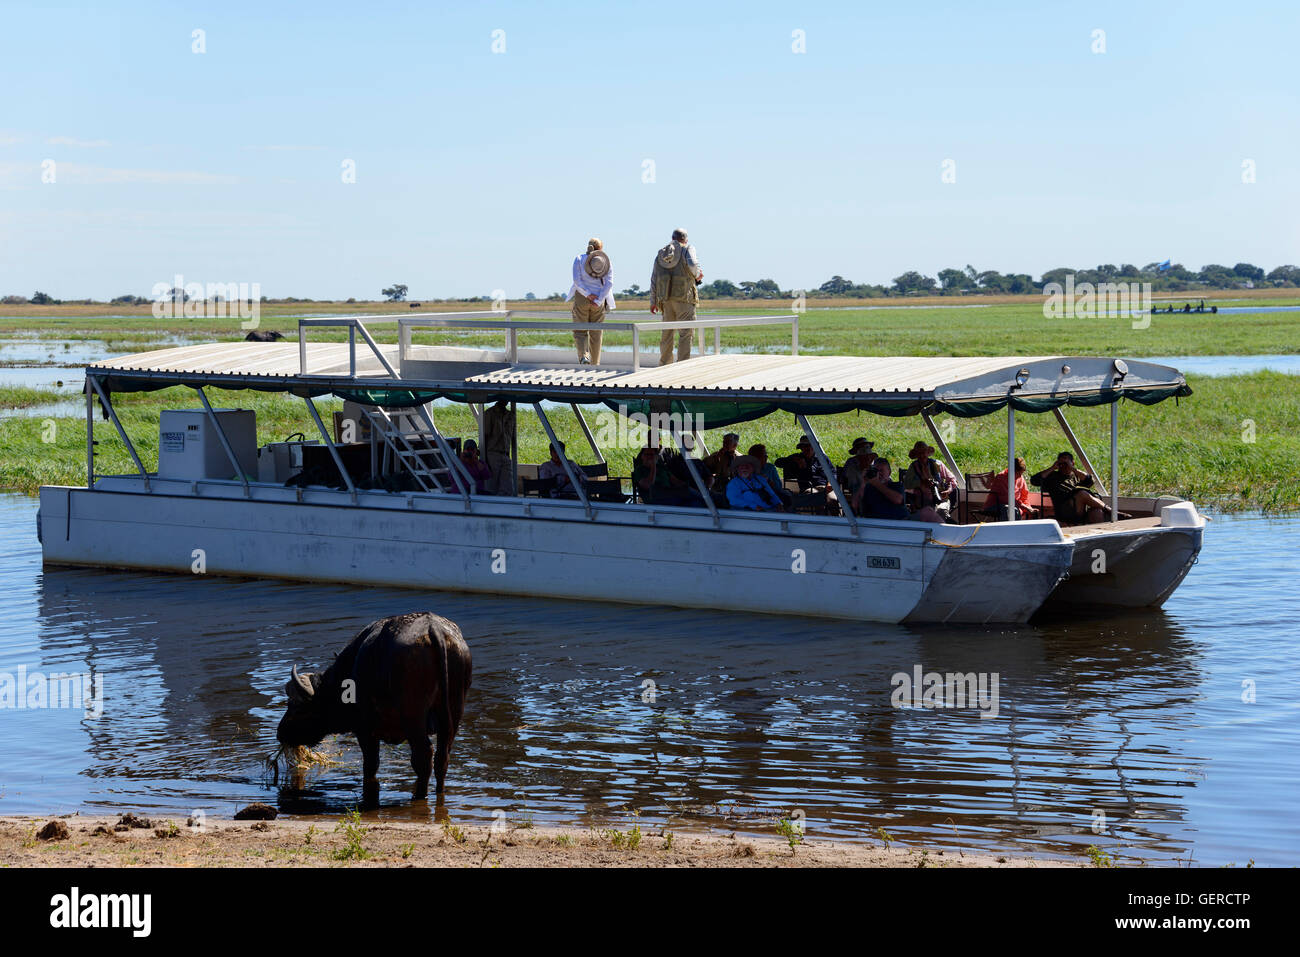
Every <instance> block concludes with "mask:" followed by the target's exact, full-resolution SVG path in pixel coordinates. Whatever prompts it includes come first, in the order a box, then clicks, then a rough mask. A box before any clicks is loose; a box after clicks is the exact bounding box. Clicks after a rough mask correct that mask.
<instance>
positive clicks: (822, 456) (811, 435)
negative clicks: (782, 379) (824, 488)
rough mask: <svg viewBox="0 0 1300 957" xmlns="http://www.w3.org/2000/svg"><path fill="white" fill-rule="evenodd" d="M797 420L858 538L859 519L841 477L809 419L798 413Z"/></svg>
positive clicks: (850, 526)
mask: <svg viewBox="0 0 1300 957" xmlns="http://www.w3.org/2000/svg"><path fill="white" fill-rule="evenodd" d="M795 418H796V419H798V420H799V427H800V428H801V429H803V434H804V435H806V436H808V441H809V442H811V443H812V448H813V451H814V452H816V453H817V461H818V462H820V463H821V467H822V471H823V472H825V473H826V481H827V482H829V483H830V486H831V490H832V491H833V492H834V493H835V498H836V499H838V500H839V503H840V510H841V511H842V512H843V513H844V517H845V518H846V519H848V522H849V528H850V529H851V530H852V531H853V534H854V536H857V535H858V534H859V532H858V517H857V516H856V515H854V514H853V506H852V504H851V503H850V502H849V500H848V499H847V498H845V496H844V489H842V488H840V480H839V477H838V476H837V475H836V474H835V468H834V467H833V466H832V465H831V463H830V459H828V458H826V452H825V451H824V450H823V449H822V444H821V442H820V441H818V439H817V433H816V432H815V431H813V427H812V425H810V424H809V422H808V417H807V416H806V415H804V414H803V413H802V412H796V413H795Z"/></svg>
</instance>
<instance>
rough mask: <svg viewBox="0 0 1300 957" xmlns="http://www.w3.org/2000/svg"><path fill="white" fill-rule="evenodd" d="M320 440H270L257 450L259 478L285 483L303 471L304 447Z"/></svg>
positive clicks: (277, 483)
mask: <svg viewBox="0 0 1300 957" xmlns="http://www.w3.org/2000/svg"><path fill="white" fill-rule="evenodd" d="M304 445H320V442H318V441H316V440H312V441H310V442H305V441H304V442H269V443H267V444H266V445H264V446H262V447H261V448H260V449H258V450H257V480H258V481H259V482H266V483H268V484H271V485H283V484H284V483H285V482H286V481H287V480H288V479H289V477H290V476H292V475H294V474H296V473H298V472H301V471H302V447H303V446H304Z"/></svg>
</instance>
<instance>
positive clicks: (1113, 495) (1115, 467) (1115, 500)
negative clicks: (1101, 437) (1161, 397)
mask: <svg viewBox="0 0 1300 957" xmlns="http://www.w3.org/2000/svg"><path fill="white" fill-rule="evenodd" d="M1110 520H1111V521H1112V522H1114V521H1118V520H1119V398H1118V397H1116V399H1115V401H1114V402H1112V403H1111V404H1110Z"/></svg>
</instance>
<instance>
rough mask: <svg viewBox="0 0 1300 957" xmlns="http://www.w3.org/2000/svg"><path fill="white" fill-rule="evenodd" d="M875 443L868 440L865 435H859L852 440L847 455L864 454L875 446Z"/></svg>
mask: <svg viewBox="0 0 1300 957" xmlns="http://www.w3.org/2000/svg"><path fill="white" fill-rule="evenodd" d="M875 445H876V443H875V442H871V441H868V440H867V438H866V436H859V437H858V438H856V439H854V440H853V447H852V448H851V449H849V455H865V454H866V453H867V452H870V451H871V450H872V449H873V448H875Z"/></svg>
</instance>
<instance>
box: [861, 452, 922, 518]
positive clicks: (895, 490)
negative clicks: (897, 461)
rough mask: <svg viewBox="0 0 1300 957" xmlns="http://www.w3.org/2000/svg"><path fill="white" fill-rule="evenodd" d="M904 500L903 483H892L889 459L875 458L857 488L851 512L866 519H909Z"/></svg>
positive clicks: (905, 497) (892, 477)
mask: <svg viewBox="0 0 1300 957" xmlns="http://www.w3.org/2000/svg"><path fill="white" fill-rule="evenodd" d="M906 500H907V496H906V494H905V493H904V491H903V483H902V482H895V481H894V476H893V470H892V467H891V466H890V464H889V459H884V458H877V459H876V460H875V462H874V463H873V468H871V469H868V470H867V471H866V473H865V478H863V480H862V484H861V485H860V486H859V487H858V497H857V499H856V500H855V501H854V506H853V511H854V512H855V513H856V514H858V515H862V516H864V517H866V518H892V519H899V518H911V517H912V516H911V514H910V513H909V512H908V511H907V505H906Z"/></svg>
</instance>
